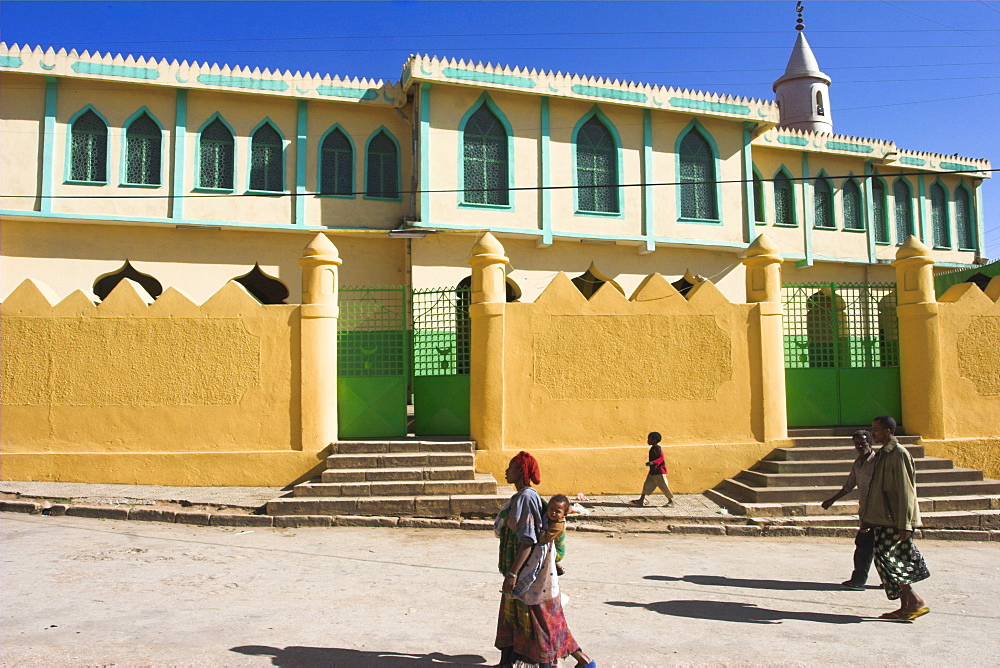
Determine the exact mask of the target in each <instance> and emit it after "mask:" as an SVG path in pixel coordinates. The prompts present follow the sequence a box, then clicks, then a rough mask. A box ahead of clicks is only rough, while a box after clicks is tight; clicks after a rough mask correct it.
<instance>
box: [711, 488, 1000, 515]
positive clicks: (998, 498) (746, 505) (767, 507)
mask: <svg viewBox="0 0 1000 668" xmlns="http://www.w3.org/2000/svg"><path fill="white" fill-rule="evenodd" d="M705 496H706V497H708V498H709V499H711V500H712V501H714V502H715V503H716V504H718V505H720V506H722V507H723V508H726V509H727V510H728V511H729V512H730V513H732V514H734V515H749V516H751V517H790V516H810V517H811V516H818V517H828V516H831V515H833V516H840V515H843V516H850V517H854V518H855V520H856V519H857V516H858V502H857V491H854V492H851V494H849V495H847V497H845V498H846V499H847V500H844V499H841V500H840V501H837V503H835V504H834V505H833V507H831V508H830V509H829V510H824V509H823V507H822V506H820V501H808V502H801V503H751V502H741V501H738V500H736V499H734V498H732V497H730V496H727V495H725V494H723V493H722V492H720V491H719V490H718V489H714V490H708V491H706V492H705ZM827 498H829V497H827ZM918 503H919V505H920V513H921V514H922V515H923V514H925V513H931V512H942V513H946V512H954V511H987V510H1000V495H964V496H945V497H942V496H935V497H922V498H919V499H918Z"/></svg>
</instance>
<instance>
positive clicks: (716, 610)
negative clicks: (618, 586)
mask: <svg viewBox="0 0 1000 668" xmlns="http://www.w3.org/2000/svg"><path fill="white" fill-rule="evenodd" d="M607 604H608V605H614V606H617V607H620V608H645V609H647V610H651V611H652V612H658V613H660V614H661V615H672V616H674V617H689V618H691V619H711V620H715V621H719V622H737V623H740V624H780V623H781V622H783V621H786V620H787V621H802V622H818V623H820V624H857V623H859V622H862V621H864V620H865V618H864V617H858V616H857V615H835V614H832V613H826V612H791V611H786V610H771V609H769V608H758V607H757V606H756V605H753V604H752V603H737V602H730V601H657V602H655V603H635V602H633V601H608V602H607Z"/></svg>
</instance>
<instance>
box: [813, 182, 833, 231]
mask: <svg viewBox="0 0 1000 668" xmlns="http://www.w3.org/2000/svg"><path fill="white" fill-rule="evenodd" d="M813 227H817V228H819V229H823V230H835V229H837V221H836V220H835V219H834V217H833V188H832V187H830V182H829V181H828V180H827V179H826V178H825V177H822V176H820V177H818V178H816V179H815V180H814V181H813Z"/></svg>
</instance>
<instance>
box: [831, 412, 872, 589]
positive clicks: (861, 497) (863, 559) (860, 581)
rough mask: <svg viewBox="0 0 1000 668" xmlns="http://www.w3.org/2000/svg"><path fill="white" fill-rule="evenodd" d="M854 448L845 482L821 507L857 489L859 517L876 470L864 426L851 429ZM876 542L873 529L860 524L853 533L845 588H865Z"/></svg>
mask: <svg viewBox="0 0 1000 668" xmlns="http://www.w3.org/2000/svg"><path fill="white" fill-rule="evenodd" d="M853 440H854V449H855V450H856V451H857V453H858V457H857V459H855V460H854V463H853V464H852V465H851V472H850V473H849V474H848V475H847V482H845V483H844V486H843V487H841V488H840V491H838V492H837V493H836V494H834V495H833V496H831V497H830V498H829V499H827V500H826V501H824V502H823V503H822V504H820V505H822V506H823V509H824V510H828V509H829V508H830V506H832V505H833V504H834V503H835V502H836V501H837V500H838V499H840V498H841V497H844V496H847V495H848V494H850V493H851V491H853V490H854V488H855V487H857V488H858V516H859V517H860V516H861V515H864V514H865V502H866V501H867V500H868V486H869V484H870V483H871V480H872V473H873V472H874V470H875V451H874V450H872V435H871V433H870V432H869V431H868V430H866V429H859V430H858V431H856V432H854V437H853ZM874 545H875V532H874V531H872V528H871V527H866V526H860V527H859V528H858V533H857V534H856V535H855V536H854V572H853V573H851V578H850V579H849V580H845V581H844V582H842V583H841V584H842V585H843V586H844V588H846V589H853V590H855V591H864V588H865V583H866V582H868V571H869V570H871V567H872V553H873V550H874Z"/></svg>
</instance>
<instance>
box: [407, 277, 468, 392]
mask: <svg viewBox="0 0 1000 668" xmlns="http://www.w3.org/2000/svg"><path fill="white" fill-rule="evenodd" d="M470 303H471V292H470V290H469V288H463V287H457V288H455V287H452V288H424V289H417V290H414V291H413V375H414V376H454V375H462V374H467V373H469V333H470V332H469V330H470V321H469V304H470Z"/></svg>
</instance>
